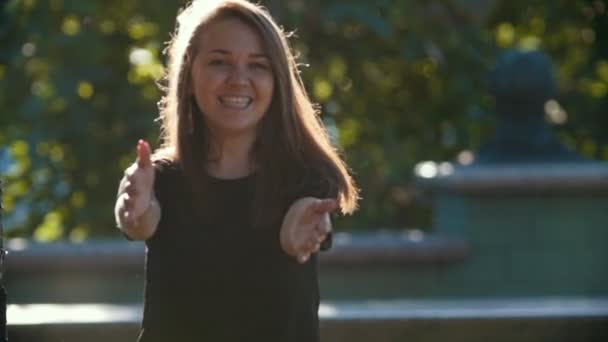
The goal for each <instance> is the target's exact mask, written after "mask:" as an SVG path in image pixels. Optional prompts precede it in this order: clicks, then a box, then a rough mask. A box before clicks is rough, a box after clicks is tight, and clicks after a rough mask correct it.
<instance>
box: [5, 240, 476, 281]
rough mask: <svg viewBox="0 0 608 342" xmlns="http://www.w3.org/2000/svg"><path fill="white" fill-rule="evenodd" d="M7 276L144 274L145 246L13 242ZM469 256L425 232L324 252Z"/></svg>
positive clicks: (346, 261) (431, 259) (386, 260)
mask: <svg viewBox="0 0 608 342" xmlns="http://www.w3.org/2000/svg"><path fill="white" fill-rule="evenodd" d="M6 245H7V249H8V251H9V254H8V256H7V259H6V274H19V273H21V274H23V273H35V274H48V273H57V272H59V273H61V272H72V273H79V272H82V273H104V272H105V273H117V272H135V271H141V270H142V269H143V265H144V258H145V246H144V244H143V243H142V242H129V241H126V240H105V241H90V242H86V243H82V244H72V243H65V242H58V243H49V244H40V243H32V242H28V241H25V240H20V239H15V240H9V241H8V242H7V244H6ZM468 253H469V249H468V245H467V243H466V242H465V241H464V240H459V239H454V238H448V237H443V236H437V235H433V234H430V235H424V234H423V233H422V232H420V231H409V232H408V231H406V232H389V231H386V232H380V233H357V234H347V233H336V234H335V235H334V246H333V247H332V249H331V250H329V251H327V252H322V253H321V263H322V265H324V266H344V265H348V266H349V267H357V266H364V265H387V264H388V265H403V264H412V263H416V264H428V263H450V262H460V261H463V260H464V259H465V258H466V257H467V255H468Z"/></svg>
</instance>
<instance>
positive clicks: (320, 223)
mask: <svg viewBox="0 0 608 342" xmlns="http://www.w3.org/2000/svg"><path fill="white" fill-rule="evenodd" d="M337 206H338V204H337V202H336V200H335V199H332V198H328V199H319V198H314V197H304V198H300V199H299V200H297V201H295V202H294V203H293V204H292V205H291V207H289V209H288V210H287V213H286V214H285V217H284V218H283V224H282V225H281V237H280V239H281V247H282V248H283V251H285V253H287V254H288V255H291V256H293V257H295V258H296V259H297V260H298V262H300V263H304V262H306V261H307V260H308V258H310V255H311V254H313V253H316V252H317V251H319V249H320V248H321V242H323V240H325V238H326V236H327V234H328V233H329V232H331V220H330V218H329V214H331V212H333V211H334V210H336V208H337Z"/></svg>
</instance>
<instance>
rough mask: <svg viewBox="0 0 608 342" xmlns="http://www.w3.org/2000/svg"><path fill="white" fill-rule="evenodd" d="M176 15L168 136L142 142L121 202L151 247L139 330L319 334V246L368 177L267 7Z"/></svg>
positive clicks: (146, 341)
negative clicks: (337, 143) (342, 150)
mask: <svg viewBox="0 0 608 342" xmlns="http://www.w3.org/2000/svg"><path fill="white" fill-rule="evenodd" d="M177 21H178V24H177V30H176V33H175V35H174V38H173V40H172V41H171V42H170V44H169V47H168V49H167V52H168V57H169V58H168V59H169V65H168V68H167V75H166V82H167V83H166V84H167V85H168V87H167V88H166V89H163V90H164V91H165V96H164V98H163V100H162V101H161V106H160V112H161V115H160V121H161V124H162V128H163V130H162V135H161V141H162V146H161V148H159V149H158V150H156V151H155V152H154V153H152V151H151V149H150V146H149V145H148V143H147V142H145V141H143V140H140V141H139V143H138V145H137V156H138V158H137V160H136V162H135V163H134V164H133V165H131V166H130V167H129V168H128V169H127V170H126V172H125V177H124V178H123V180H122V182H121V184H120V187H119V192H118V199H117V201H116V207H115V215H116V222H117V224H118V226H119V228H120V229H121V231H122V233H123V234H124V235H125V236H127V237H128V238H130V239H136V240H145V242H146V246H147V258H146V288H145V303H144V315H143V324H142V329H141V334H140V337H139V341H140V342H152V341H182V342H183V341H201V340H205V341H223V342H226V341H249V340H256V341H257V340H260V341H303V342H304V341H306V342H311V341H319V321H318V307H319V286H318V266H317V262H318V261H317V252H319V251H320V250H324V249H327V248H329V247H330V244H331V227H332V223H331V219H330V214H331V213H332V212H333V211H334V210H336V209H339V210H341V212H342V213H344V214H350V213H352V212H353V211H354V210H355V208H356V202H357V199H358V196H357V193H358V190H357V187H356V186H355V183H354V181H353V180H352V178H351V176H350V174H349V171H348V167H347V166H346V164H345V163H344V161H343V160H342V159H341V158H340V157H339V155H338V153H337V151H336V148H335V147H334V146H333V145H332V144H331V142H330V140H329V138H328V135H327V132H326V130H325V128H324V126H323V124H322V122H321V120H320V119H319V117H318V114H319V113H318V112H317V111H316V110H315V109H314V106H313V104H312V103H311V101H310V100H309V98H308V96H307V94H306V91H305V89H304V88H303V85H302V80H301V79H300V76H299V71H298V69H297V65H296V63H295V59H294V57H293V54H292V52H291V50H290V48H289V45H288V43H287V39H286V36H285V34H284V32H283V31H282V30H281V29H280V28H279V27H278V25H277V24H276V23H275V22H274V21H273V19H272V18H271V17H270V15H269V14H268V12H267V11H266V10H265V9H263V8H262V7H260V6H258V5H253V4H251V3H249V2H247V1H243V0H225V1H211V0H201V1H194V2H192V3H191V4H190V5H189V6H188V7H187V8H185V9H184V10H183V11H182V12H181V13H180V14H179V15H178V18H177Z"/></svg>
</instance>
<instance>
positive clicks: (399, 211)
mask: <svg viewBox="0 0 608 342" xmlns="http://www.w3.org/2000/svg"><path fill="white" fill-rule="evenodd" d="M264 3H265V4H266V5H267V6H268V7H269V8H270V9H271V11H272V12H273V13H274V15H275V16H276V17H277V18H278V19H279V21H280V22H281V23H282V24H283V25H284V26H285V28H286V30H295V36H296V37H295V38H294V39H293V40H292V42H293V44H294V46H295V48H296V49H297V50H298V51H299V52H300V62H301V63H302V64H303V68H302V75H303V77H304V79H305V82H306V84H307V86H308V89H309V90H310V92H311V95H312V96H313V98H314V99H315V101H317V102H318V103H319V104H320V105H321V107H322V109H323V113H324V115H323V118H324V120H325V121H326V123H327V124H328V126H329V127H330V128H331V129H334V130H335V132H337V134H336V136H337V139H338V141H339V143H340V145H341V146H342V148H343V149H344V151H345V155H346V156H347V159H348V162H349V164H350V165H351V166H352V168H353V170H354V172H355V174H356V179H357V181H358V183H359V184H360V186H361V187H362V190H363V192H362V196H363V201H362V204H361V211H360V212H359V213H358V214H356V215H355V216H353V217H350V218H346V219H343V220H340V225H341V226H343V227H364V228H365V227H367V228H373V227H399V228H402V227H405V226H416V225H422V226H424V225H428V221H427V219H426V218H427V208H425V206H423V205H420V204H419V202H418V201H417V200H416V191H415V189H414V188H413V186H412V185H411V173H412V169H413V167H414V165H415V164H416V163H417V162H419V161H421V160H429V159H432V160H451V159H453V158H455V157H457V156H458V155H459V153H461V151H466V150H472V151H474V150H475V149H476V148H477V147H478V146H479V145H480V144H481V142H482V141H484V140H485V139H486V138H487V137H488V135H489V134H491V131H492V124H493V116H492V110H493V109H492V105H493V104H492V100H491V98H489V97H488V95H487V92H486V88H485V77H486V74H487V72H488V71H489V69H490V68H491V67H492V65H493V63H494V61H495V59H496V57H497V55H498V54H499V53H500V51H501V49H504V48H510V47H519V48H523V49H543V50H544V51H545V52H547V53H548V54H549V55H550V56H551V57H552V58H553V60H554V62H555V65H556V73H557V77H558V82H559V91H560V93H559V98H558V102H559V104H560V108H561V109H560V110H561V112H560V113H561V115H560V116H559V117H558V118H557V119H556V117H555V116H548V117H549V119H551V120H552V122H553V124H554V125H555V129H556V132H557V133H558V135H559V137H560V138H561V140H562V141H563V142H564V143H566V144H568V145H569V146H571V147H573V148H575V149H577V150H578V151H580V152H581V153H583V154H585V155H586V156H588V157H591V158H595V159H608V138H607V137H608V134H607V133H606V128H607V127H608V119H607V118H606V115H605V113H606V110H607V109H608V51H607V50H608V43H607V42H606V40H607V39H608V32H607V30H608V25H607V24H608V22H607V19H606V18H607V14H606V11H607V10H608V9H607V8H606V6H607V5H608V3H607V2H606V1H605V0H589V1H582V0H575V1H571V0H556V1H550V2H549V1H538V0H532V1H507V0H493V1H480V0H432V1H422V0H394V1H388V0H378V1H373V2H371V1H364V0H348V1H347V0H331V1H326V0H324V1H321V0H306V1H304V0H289V1H279V0H274V1H273V0H267V1H265V2H264ZM181 5H183V2H182V1H177V0H171V1H162V2H161V1H134V0H120V1H119V0H106V1H76V0H48V1H42V0H9V1H6V2H4V5H3V10H2V12H1V14H0V20H1V21H0V42H1V45H0V46H1V48H0V112H1V115H0V127H2V129H1V130H0V174H2V175H3V178H4V180H5V182H6V184H7V185H6V189H5V190H6V191H5V198H4V203H5V207H6V210H7V215H6V222H5V223H6V224H5V226H6V227H7V229H8V234H9V235H10V236H25V237H27V236H33V237H34V238H36V239H38V240H41V241H52V240H56V239H61V238H70V239H72V240H75V241H78V240H83V239H85V238H86V237H88V236H102V235H107V234H113V232H114V230H113V227H114V223H113V216H112V206H113V203H114V197H115V191H116V188H117V184H118V181H119V179H120V177H121V176H122V172H123V170H124V168H126V166H128V164H129V163H130V162H131V161H132V160H133V158H134V151H135V143H136V141H137V139H138V138H140V137H144V138H147V139H148V140H149V141H152V142H157V137H158V125H157V124H156V123H155V122H154V119H155V118H156V117H157V108H156V102H157V101H158V100H159V97H160V93H159V91H158V89H157V87H156V84H155V81H156V80H157V79H158V78H159V77H160V75H161V74H162V65H163V61H164V57H163V55H162V50H163V47H164V42H165V41H167V40H168V39H169V38H170V32H171V31H172V30H173V27H174V18H175V14H176V13H177V11H178V8H179V7H180V6H181Z"/></svg>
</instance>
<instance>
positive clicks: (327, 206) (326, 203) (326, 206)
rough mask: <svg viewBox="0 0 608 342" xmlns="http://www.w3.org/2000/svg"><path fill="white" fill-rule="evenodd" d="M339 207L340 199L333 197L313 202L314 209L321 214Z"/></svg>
mask: <svg viewBox="0 0 608 342" xmlns="http://www.w3.org/2000/svg"><path fill="white" fill-rule="evenodd" d="M337 208H338V201H336V200H335V199H333V198H325V199H320V200H318V201H317V202H315V203H314V204H313V210H314V211H315V212H317V213H319V214H323V213H331V212H332V211H334V210H336V209H337Z"/></svg>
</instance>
